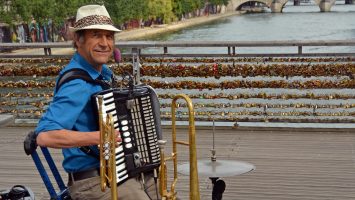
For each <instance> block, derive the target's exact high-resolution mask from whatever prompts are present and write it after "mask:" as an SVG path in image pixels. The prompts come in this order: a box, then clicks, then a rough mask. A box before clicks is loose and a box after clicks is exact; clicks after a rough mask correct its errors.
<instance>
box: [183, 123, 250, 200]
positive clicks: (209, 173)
mask: <svg viewBox="0 0 355 200" xmlns="http://www.w3.org/2000/svg"><path fill="white" fill-rule="evenodd" d="M212 133H213V136H212V144H213V145H212V149H211V158H210V159H209V160H198V161H197V167H198V175H199V176H202V177H209V178H210V180H211V181H212V184H213V189H212V200H222V196H223V192H224V190H225V188H226V184H225V182H224V181H223V180H222V179H220V177H231V176H236V175H241V174H245V173H247V172H250V171H252V170H254V169H255V166H254V165H252V164H250V163H247V162H242V161H234V160H217V156H216V150H215V143H214V138H215V137H214V135H215V122H214V120H213V131H212ZM178 172H179V173H180V174H183V175H189V174H190V173H189V163H184V164H181V165H179V168H178Z"/></svg>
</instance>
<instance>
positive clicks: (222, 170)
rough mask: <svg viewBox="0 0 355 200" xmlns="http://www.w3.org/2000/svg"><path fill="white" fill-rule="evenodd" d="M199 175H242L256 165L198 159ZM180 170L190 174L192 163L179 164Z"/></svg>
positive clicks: (182, 172) (181, 172)
mask: <svg viewBox="0 0 355 200" xmlns="http://www.w3.org/2000/svg"><path fill="white" fill-rule="evenodd" d="M197 169H198V175H199V176H202V177H210V178H214V177H218V178H219V177H230V176H236V175H241V174H244V173H247V172H250V171H252V170H254V169H255V166H254V165H252V164H250V163H247V162H242V161H234V160H216V161H211V160H198V161H197ZM178 172H179V173H180V174H183V175H187V176H188V175H189V174H190V163H184V164H181V165H179V166H178Z"/></svg>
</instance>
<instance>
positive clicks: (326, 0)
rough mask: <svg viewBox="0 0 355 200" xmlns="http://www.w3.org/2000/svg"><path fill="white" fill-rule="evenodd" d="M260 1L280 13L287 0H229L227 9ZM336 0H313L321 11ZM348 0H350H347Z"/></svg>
mask: <svg viewBox="0 0 355 200" xmlns="http://www.w3.org/2000/svg"><path fill="white" fill-rule="evenodd" d="M252 1H254V2H260V3H264V4H265V5H267V6H268V7H269V8H270V9H271V11H272V12H273V13H280V12H282V9H283V8H284V7H285V5H286V3H287V2H288V0H231V1H230V2H229V3H228V6H227V10H228V11H236V10H238V9H240V6H241V5H243V4H244V3H246V2H252ZM335 1H336V0H314V2H315V3H316V4H317V5H318V6H319V8H320V11H321V12H329V11H330V9H331V7H332V6H333V5H334V4H335ZM349 1H350V0H349Z"/></svg>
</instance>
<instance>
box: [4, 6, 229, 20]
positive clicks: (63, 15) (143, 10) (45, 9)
mask: <svg viewBox="0 0 355 200" xmlns="http://www.w3.org/2000/svg"><path fill="white" fill-rule="evenodd" d="M206 2H209V3H210V4H212V5H222V4H224V5H227V4H228V0H31V1H29V0H1V1H0V16H1V19H0V22H6V23H10V24H11V23H17V22H22V21H25V22H29V21H30V20H31V18H32V17H34V19H36V21H37V22H40V23H41V22H45V21H46V20H47V19H52V20H53V22H54V23H62V22H63V21H64V20H65V19H67V18H69V17H75V14H76V10H77V9H78V8H79V7H80V6H83V5H87V4H104V5H105V6H106V8H107V10H108V12H109V13H110V15H111V17H112V19H113V21H114V23H115V24H122V23H124V22H126V21H129V20H132V19H134V20H148V19H157V18H160V19H163V20H164V23H169V22H171V21H172V20H175V19H176V18H180V17H181V16H182V15H184V14H187V13H190V12H193V11H195V10H197V9H200V8H203V7H204V5H205V3H206ZM1 8H3V9H1Z"/></svg>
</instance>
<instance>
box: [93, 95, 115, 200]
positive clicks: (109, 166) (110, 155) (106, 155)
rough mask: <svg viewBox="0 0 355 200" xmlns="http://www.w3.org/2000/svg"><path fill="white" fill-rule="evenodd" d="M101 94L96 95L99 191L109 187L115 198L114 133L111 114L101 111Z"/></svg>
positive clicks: (112, 196)
mask: <svg viewBox="0 0 355 200" xmlns="http://www.w3.org/2000/svg"><path fill="white" fill-rule="evenodd" d="M102 99H103V96H99V97H98V104H99V127H100V179H101V191H102V192H104V191H105V190H106V187H110V188H111V199H112V200H117V179H116V160H115V148H116V134H115V128H114V125H113V120H112V115H111V114H110V115H109V114H107V115H106V122H105V121H104V113H103V112H102V109H101V108H102V101H103V100H102Z"/></svg>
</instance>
